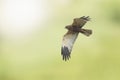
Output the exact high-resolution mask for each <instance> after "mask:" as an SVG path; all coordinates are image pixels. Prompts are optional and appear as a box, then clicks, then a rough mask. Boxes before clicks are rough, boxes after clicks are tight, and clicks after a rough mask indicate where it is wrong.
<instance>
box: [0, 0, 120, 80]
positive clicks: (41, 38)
mask: <svg viewBox="0 0 120 80" xmlns="http://www.w3.org/2000/svg"><path fill="white" fill-rule="evenodd" d="M11 1H12V0H11ZM30 1H32V0H30ZM36 1H37V0H36ZM38 1H40V0H38ZM26 2H28V3H27V4H29V0H28V1H26ZM23 3H24V2H23ZM37 3H39V2H37ZM41 3H42V0H41ZM5 4H10V3H7V0H6V2H4V0H0V17H1V19H0V29H1V30H0V80H120V0H51V1H50V0H45V1H44V5H43V6H44V7H42V8H43V10H42V11H43V12H44V13H43V14H45V15H44V17H42V16H40V18H41V17H42V19H43V21H42V19H41V20H39V19H38V20H37V21H38V22H37V23H35V24H37V25H31V26H32V29H31V31H30V32H28V33H25V32H26V31H27V30H29V26H28V27H27V29H26V30H25V29H24V28H26V27H25V25H23V28H22V30H21V31H20V32H19V34H17V33H16V32H18V31H19V29H18V31H16V29H14V28H15V27H11V26H13V25H11V26H8V25H9V24H8V25H7V26H6V24H7V22H5V21H6V20H7V18H4V16H3V15H4V13H5V11H4V5H5ZM20 6H22V5H20ZM42 8H40V9H42ZM27 9H28V8H27ZM16 10H17V9H16ZM38 10H39V9H38ZM3 12H4V13H3ZM28 12H29V11H28ZM2 13H3V14H2ZM8 14H9V13H8ZM23 15H24V14H23ZM16 16H19V15H16ZM37 16H38V15H37ZM81 16H90V17H91V21H89V22H88V23H87V24H86V25H85V26H84V27H85V28H86V29H92V30H93V34H92V35H91V36H90V37H86V36H84V35H82V34H79V37H78V39H77V40H76V42H75V44H74V47H73V51H72V54H71V59H70V60H69V61H67V62H65V61H63V60H62V57H61V52H60V51H61V42H62V37H63V35H64V34H65V33H66V31H67V30H66V29H64V27H65V26H66V25H68V24H71V23H72V20H73V18H76V17H81ZM12 17H13V16H11V18H10V20H11V19H12ZM33 17H34V16H33ZM4 19H5V20H4ZM16 19H17V18H16ZM18 19H19V18H18ZM23 19H24V18H23ZM3 21H4V22H3ZM21 21H22V20H21ZM8 22H9V21H8ZM19 24H20V25H21V24H22V23H19ZM15 26H18V25H15ZM36 26H37V27H36ZM20 27H22V26H20ZM34 27H35V29H34ZM16 28H18V27H16ZM6 29H7V30H6ZM24 30H25V31H24ZM12 31H16V32H13V33H12ZM22 31H23V33H22Z"/></svg>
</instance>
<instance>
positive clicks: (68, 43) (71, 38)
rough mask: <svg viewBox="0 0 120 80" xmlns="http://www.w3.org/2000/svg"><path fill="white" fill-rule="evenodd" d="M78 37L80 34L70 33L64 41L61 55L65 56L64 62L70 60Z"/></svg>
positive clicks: (65, 36)
mask: <svg viewBox="0 0 120 80" xmlns="http://www.w3.org/2000/svg"><path fill="white" fill-rule="evenodd" d="M77 36H78V32H71V31H68V32H67V33H66V34H65V35H64V37H63V41H62V48H61V55H62V56H63V60H65V61H66V60H69V58H70V54H71V51H72V47H73V44H74V42H75V40H76V38H77Z"/></svg>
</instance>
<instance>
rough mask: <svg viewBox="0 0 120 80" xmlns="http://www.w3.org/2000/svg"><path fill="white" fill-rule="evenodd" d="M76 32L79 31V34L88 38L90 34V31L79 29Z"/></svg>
mask: <svg viewBox="0 0 120 80" xmlns="http://www.w3.org/2000/svg"><path fill="white" fill-rule="evenodd" d="M78 30H79V32H80V33H82V34H84V35H86V36H90V35H91V34H92V30H90V29H81V28H79V29H78Z"/></svg>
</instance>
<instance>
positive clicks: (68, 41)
mask: <svg viewBox="0 0 120 80" xmlns="http://www.w3.org/2000/svg"><path fill="white" fill-rule="evenodd" d="M89 20H90V18H89V16H87V17H85V16H83V17H80V18H75V19H74V20H73V23H72V25H68V26H66V27H65V28H66V29H68V32H67V33H66V34H65V35H64V37H63V41H62V48H61V55H62V56H63V60H65V61H66V60H69V58H70V54H71V51H72V47H73V44H74V42H75V40H76V38H77V36H78V34H79V33H82V34H84V35H86V36H90V35H91V34H92V30H89V29H82V27H83V26H84V25H85V23H86V22H87V21H89Z"/></svg>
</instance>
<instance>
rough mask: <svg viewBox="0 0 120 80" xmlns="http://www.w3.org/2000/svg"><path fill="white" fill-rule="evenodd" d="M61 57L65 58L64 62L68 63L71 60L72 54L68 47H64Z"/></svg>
mask: <svg viewBox="0 0 120 80" xmlns="http://www.w3.org/2000/svg"><path fill="white" fill-rule="evenodd" d="M61 55H62V56H63V60H65V61H67V60H69V58H70V52H69V50H68V47H65V46H64V47H62V49H61Z"/></svg>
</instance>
